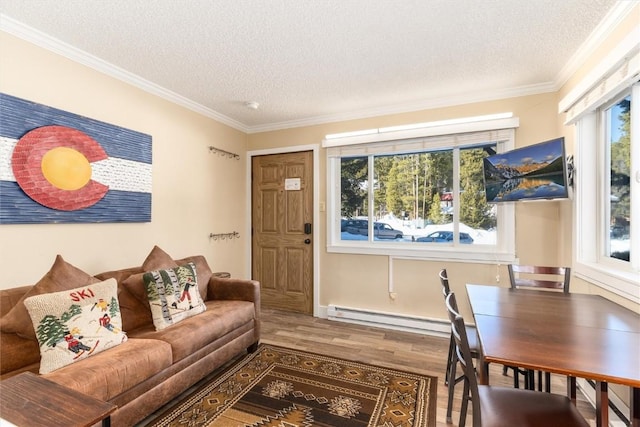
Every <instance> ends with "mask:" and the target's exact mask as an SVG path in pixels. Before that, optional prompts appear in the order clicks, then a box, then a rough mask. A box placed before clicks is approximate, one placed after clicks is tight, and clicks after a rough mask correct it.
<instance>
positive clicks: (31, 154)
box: [0, 93, 151, 224]
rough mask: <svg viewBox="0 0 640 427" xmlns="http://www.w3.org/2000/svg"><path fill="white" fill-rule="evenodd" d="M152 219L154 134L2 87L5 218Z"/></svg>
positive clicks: (0, 212) (0, 199)
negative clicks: (43, 102)
mask: <svg viewBox="0 0 640 427" xmlns="http://www.w3.org/2000/svg"><path fill="white" fill-rule="evenodd" d="M150 221H151V136H149V135H146V134H143V133H140V132H135V131H132V130H129V129H124V128H121V127H118V126H113V125H110V124H107V123H104V122H100V121H97V120H93V119H89V118H86V117H82V116H79V115H76V114H72V113H68V112H65V111H61V110H58V109H55V108H52V107H47V106H45V105H41V104H36V103H34V102H30V101H26V100H24V99H20V98H16V97H13V96H10V95H6V94H2V93H0V224H34V223H80V222H150Z"/></svg>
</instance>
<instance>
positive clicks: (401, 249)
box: [327, 242, 516, 264]
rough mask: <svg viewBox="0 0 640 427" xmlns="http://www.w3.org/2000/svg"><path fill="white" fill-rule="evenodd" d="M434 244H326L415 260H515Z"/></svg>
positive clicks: (330, 247)
mask: <svg viewBox="0 0 640 427" xmlns="http://www.w3.org/2000/svg"><path fill="white" fill-rule="evenodd" d="M409 245H413V243H409ZM436 245H437V246H430V247H428V248H425V247H420V248H415V247H414V248H409V247H407V246H400V245H390V244H386V245H385V244H384V243H381V244H379V243H378V242H376V243H375V244H371V245H370V246H365V245H352V244H351V245H349V244H334V245H328V246H327V252H329V253H342V254H358V255H383V256H393V257H396V258H398V257H400V258H410V259H416V260H436V261H461V262H470V263H481V264H497V263H503V264H509V263H513V262H515V261H516V258H515V255H514V254H509V253H499V252H495V251H493V250H488V248H478V249H477V250H471V249H472V248H469V247H467V246H469V245H464V246H463V245H460V246H458V247H454V246H449V245H445V244H442V245H440V244H436ZM483 249H484V250H483Z"/></svg>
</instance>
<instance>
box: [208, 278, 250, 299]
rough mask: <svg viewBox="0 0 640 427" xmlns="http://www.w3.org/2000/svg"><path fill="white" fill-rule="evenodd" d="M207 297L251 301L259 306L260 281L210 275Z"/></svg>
mask: <svg viewBox="0 0 640 427" xmlns="http://www.w3.org/2000/svg"><path fill="white" fill-rule="evenodd" d="M207 299H209V300H241V301H253V302H254V303H258V306H259V304H260V282H258V281H256V280H243V279H231V278H222V277H215V276H211V279H209V289H208V290H207Z"/></svg>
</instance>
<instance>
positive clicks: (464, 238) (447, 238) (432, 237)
mask: <svg viewBox="0 0 640 427" xmlns="http://www.w3.org/2000/svg"><path fill="white" fill-rule="evenodd" d="M416 242H436V243H451V242H453V231H434V232H433V233H431V234H429V235H427V236H423V237H418V238H417V239H416ZM460 243H473V238H472V237H471V236H469V234H467V233H460Z"/></svg>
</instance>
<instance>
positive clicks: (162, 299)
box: [142, 263, 206, 331]
mask: <svg viewBox="0 0 640 427" xmlns="http://www.w3.org/2000/svg"><path fill="white" fill-rule="evenodd" d="M142 278H143V281H144V286H145V289H146V291H147V299H148V301H149V307H151V314H152V315H153V324H154V325H155V327H156V330H158V331H159V330H161V329H164V328H166V327H168V326H171V325H174V324H176V323H178V322H180V321H181V320H184V319H186V318H188V317H191V316H195V315H196V314H199V313H202V312H203V311H205V310H206V306H205V305H204V302H203V301H202V297H201V296H200V291H199V290H198V280H197V274H196V267H195V265H194V264H193V263H188V264H186V265H182V266H179V267H176V268H170V269H165V270H154V271H150V272H148V273H144V275H143V276H142Z"/></svg>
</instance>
